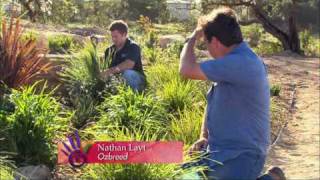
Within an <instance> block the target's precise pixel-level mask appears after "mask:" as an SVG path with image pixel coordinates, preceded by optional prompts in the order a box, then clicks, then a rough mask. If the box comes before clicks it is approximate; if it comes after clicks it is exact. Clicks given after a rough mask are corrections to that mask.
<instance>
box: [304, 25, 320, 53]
mask: <svg viewBox="0 0 320 180" xmlns="http://www.w3.org/2000/svg"><path fill="white" fill-rule="evenodd" d="M300 42H301V48H302V50H303V51H304V54H305V55H307V56H317V57H319V56H320V39H319V36H318V37H316V36H313V35H312V34H311V33H310V31H308V30H304V31H302V32H301V33H300Z"/></svg>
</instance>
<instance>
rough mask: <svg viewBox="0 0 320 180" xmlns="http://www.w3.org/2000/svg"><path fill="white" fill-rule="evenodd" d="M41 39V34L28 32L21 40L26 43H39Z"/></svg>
mask: <svg viewBox="0 0 320 180" xmlns="http://www.w3.org/2000/svg"><path fill="white" fill-rule="evenodd" d="M38 38H39V33H37V32H35V31H27V32H25V33H24V34H23V35H22V36H21V40H22V41H24V42H26V41H29V40H30V41H37V40H38Z"/></svg>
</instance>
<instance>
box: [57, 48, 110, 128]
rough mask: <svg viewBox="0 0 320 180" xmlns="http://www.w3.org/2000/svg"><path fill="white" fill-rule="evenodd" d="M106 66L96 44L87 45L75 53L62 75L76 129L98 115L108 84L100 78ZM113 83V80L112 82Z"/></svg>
mask: <svg viewBox="0 0 320 180" xmlns="http://www.w3.org/2000/svg"><path fill="white" fill-rule="evenodd" d="M105 68H106V64H105V63H104V62H102V61H100V60H99V57H98V55H97V50H96V47H95V45H94V44H91V43H87V44H86V45H85V47H84V48H83V49H82V50H81V51H80V52H73V53H72V57H71V59H68V61H67V65H66V66H65V67H64V70H63V71H62V73H60V76H61V79H62V82H63V86H64V87H65V88H66V90H67V92H68V94H67V102H68V103H69V104H70V105H71V107H72V108H74V109H75V111H74V115H73V117H72V118H71V121H72V124H73V125H74V127H76V128H81V127H83V126H84V125H85V124H87V123H88V122H89V121H92V120H93V118H94V116H95V115H96V113H97V112H96V110H95V108H94V107H95V106H96V105H97V104H98V102H99V101H100V99H101V97H102V93H103V91H104V90H105V89H108V88H109V90H110V91H112V87H109V86H107V85H108V82H109V81H108V82H106V81H104V80H103V79H102V78H101V77H100V72H101V71H102V70H104V69H105ZM110 81H111V80H110Z"/></svg>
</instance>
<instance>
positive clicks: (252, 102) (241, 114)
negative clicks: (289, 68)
mask: <svg viewBox="0 0 320 180" xmlns="http://www.w3.org/2000/svg"><path fill="white" fill-rule="evenodd" d="M200 67H201V70H202V71H203V72H204V74H205V75H206V76H207V78H208V79H209V80H210V81H213V82H216V83H215V84H216V85H215V86H214V87H212V88H211V89H210V91H209V93H208V95H207V101H208V105H207V113H206V120H207V127H208V132H209V136H208V141H209V146H208V150H209V151H210V152H212V158H213V159H215V160H217V161H220V162H224V161H226V160H229V159H232V158H235V157H237V156H238V155H240V154H242V153H244V152H254V153H258V154H263V155H265V154H266V153H267V152H266V151H267V148H268V145H269V136H270V123H269V106H270V90H269V83H268V78H267V71H266V68H265V66H264V63H263V62H262V60H261V59H260V58H259V57H258V56H257V55H256V54H255V53H254V52H253V51H252V50H251V49H250V48H249V46H248V45H247V43H245V42H242V43H241V44H239V45H238V46H237V47H235V48H234V49H233V50H232V51H231V52H230V53H229V54H227V55H226V56H224V57H222V58H218V59H215V60H208V61H204V62H202V63H201V64H200Z"/></svg>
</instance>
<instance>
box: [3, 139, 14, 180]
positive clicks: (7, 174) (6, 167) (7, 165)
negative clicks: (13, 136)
mask: <svg viewBox="0 0 320 180" xmlns="http://www.w3.org/2000/svg"><path fill="white" fill-rule="evenodd" d="M0 141H1V140H0ZM13 167H14V165H13V164H12V163H11V162H10V161H9V160H8V157H7V156H6V155H4V153H2V152H0V179H14V178H13V173H14V168H13Z"/></svg>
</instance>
